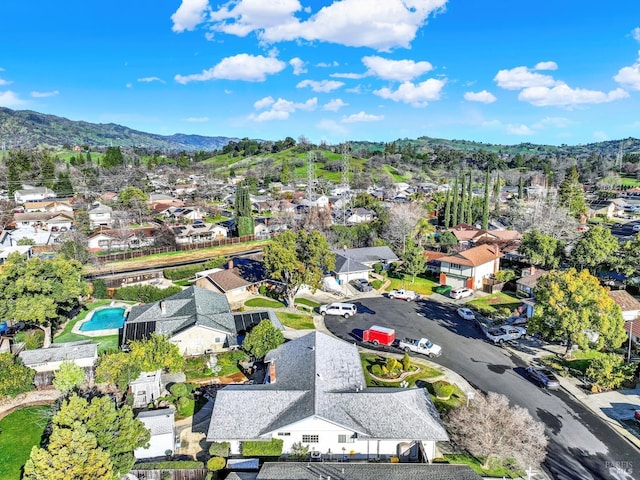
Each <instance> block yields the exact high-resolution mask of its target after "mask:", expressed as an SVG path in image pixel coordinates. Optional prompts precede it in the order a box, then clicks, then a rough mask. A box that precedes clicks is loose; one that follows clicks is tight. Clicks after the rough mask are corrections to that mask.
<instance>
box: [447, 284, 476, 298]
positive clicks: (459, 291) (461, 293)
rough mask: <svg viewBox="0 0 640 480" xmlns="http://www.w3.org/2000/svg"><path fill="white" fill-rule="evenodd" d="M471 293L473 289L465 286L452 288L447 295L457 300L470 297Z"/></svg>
mask: <svg viewBox="0 0 640 480" xmlns="http://www.w3.org/2000/svg"><path fill="white" fill-rule="evenodd" d="M471 295H473V290H471V289H470V288H465V287H459V288H454V289H453V290H451V291H450V292H449V296H450V297H451V298H453V299H454V300H459V299H460V298H465V297H470V296H471Z"/></svg>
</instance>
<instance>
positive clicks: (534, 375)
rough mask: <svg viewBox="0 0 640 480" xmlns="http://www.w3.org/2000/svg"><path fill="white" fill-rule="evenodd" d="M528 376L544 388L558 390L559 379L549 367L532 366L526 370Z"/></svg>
mask: <svg viewBox="0 0 640 480" xmlns="http://www.w3.org/2000/svg"><path fill="white" fill-rule="evenodd" d="M526 372H527V376H528V377H529V378H530V379H531V380H533V381H534V382H536V383H537V384H538V385H540V386H541V387H543V388H547V389H549V390H558V389H559V388H560V382H559V381H558V377H556V374H555V373H553V372H552V371H551V370H550V369H549V368H547V367H534V366H530V367H527V369H526Z"/></svg>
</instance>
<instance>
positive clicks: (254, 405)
mask: <svg viewBox="0 0 640 480" xmlns="http://www.w3.org/2000/svg"><path fill="white" fill-rule="evenodd" d="M265 361H267V362H273V363H274V364H275V369H276V382H275V383H270V384H265V385H248V386H240V385H238V386H230V387H227V388H224V389H222V390H220V391H219V392H218V394H217V397H216V403H215V405H214V408H213V412H212V416H211V423H210V425H209V432H208V435H207V439H208V440H209V441H212V440H231V439H238V440H247V439H255V438H260V437H261V436H268V434H270V433H271V432H273V431H275V430H278V429H282V428H284V427H286V426H288V425H291V424H293V423H296V422H299V421H301V420H304V419H306V418H310V417H315V418H319V419H324V420H326V421H328V422H330V423H333V424H336V425H340V426H343V427H344V428H346V429H349V430H352V431H354V432H358V434H359V435H362V436H365V437H369V438H371V439H415V440H448V436H447V433H446V431H445V429H444V427H443V426H442V424H441V423H440V419H439V417H438V413H437V412H436V410H435V407H434V406H433V403H432V402H431V399H430V398H429V394H428V393H427V392H426V390H424V389H417V388H413V389H402V388H366V387H365V386H366V382H365V378H364V373H363V370H362V364H361V362H360V356H359V354H358V350H357V348H356V346H355V345H353V344H350V343H347V342H345V341H343V340H339V339H336V338H334V337H331V336H329V335H326V334H324V333H321V332H313V333H310V334H308V335H305V336H304V337H301V338H298V339H296V340H293V341H290V342H288V343H285V344H283V345H281V346H280V347H278V348H277V349H275V350H272V351H271V352H269V353H268V354H267V356H266V357H265ZM238 405H243V406H244V408H243V409H241V410H240V409H238ZM246 411H249V412H251V415H245V414H244V412H246ZM381 412H384V415H382V414H381Z"/></svg>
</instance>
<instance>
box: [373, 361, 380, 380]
mask: <svg viewBox="0 0 640 480" xmlns="http://www.w3.org/2000/svg"><path fill="white" fill-rule="evenodd" d="M371 373H372V374H374V375H375V376H376V377H379V376H381V375H382V365H379V364H377V363H376V364H374V365H372V366H371Z"/></svg>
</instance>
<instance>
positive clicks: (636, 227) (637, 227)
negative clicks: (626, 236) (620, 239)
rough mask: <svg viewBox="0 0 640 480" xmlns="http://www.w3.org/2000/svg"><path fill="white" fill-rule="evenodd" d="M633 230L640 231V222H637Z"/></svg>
mask: <svg viewBox="0 0 640 480" xmlns="http://www.w3.org/2000/svg"><path fill="white" fill-rule="evenodd" d="M633 231H634V232H640V223H636V224H635V225H634V226H633Z"/></svg>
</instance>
